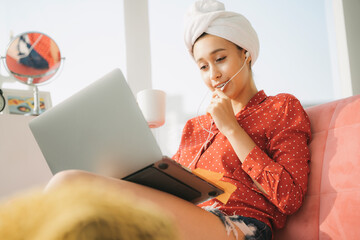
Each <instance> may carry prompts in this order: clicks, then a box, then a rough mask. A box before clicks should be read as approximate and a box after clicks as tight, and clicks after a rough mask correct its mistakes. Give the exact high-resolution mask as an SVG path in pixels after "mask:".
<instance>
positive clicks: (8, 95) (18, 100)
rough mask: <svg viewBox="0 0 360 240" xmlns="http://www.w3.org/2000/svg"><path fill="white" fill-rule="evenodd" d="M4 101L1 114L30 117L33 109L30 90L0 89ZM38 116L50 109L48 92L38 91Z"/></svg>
mask: <svg viewBox="0 0 360 240" xmlns="http://www.w3.org/2000/svg"><path fill="white" fill-rule="evenodd" d="M2 91H3V95H4V98H5V101H6V106H5V108H4V110H3V111H2V113H3V114H18V115H31V113H32V111H33V109H34V93H33V91H32V90H19V89H4V88H3V89H2ZM39 98H40V114H41V113H43V112H45V111H46V110H47V109H50V108H51V107H52V102H51V96H50V92H44V91H39Z"/></svg>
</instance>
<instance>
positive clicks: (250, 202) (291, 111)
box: [173, 91, 311, 228]
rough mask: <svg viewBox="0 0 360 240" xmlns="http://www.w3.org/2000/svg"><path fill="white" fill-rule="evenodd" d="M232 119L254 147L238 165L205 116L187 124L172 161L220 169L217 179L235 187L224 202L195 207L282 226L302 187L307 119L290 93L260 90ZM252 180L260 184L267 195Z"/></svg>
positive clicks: (305, 175)
mask: <svg viewBox="0 0 360 240" xmlns="http://www.w3.org/2000/svg"><path fill="white" fill-rule="evenodd" d="M236 118H237V120H238V122H239V124H240V126H241V127H242V128H243V129H244V130H245V131H246V132H247V133H248V135H249V136H250V137H251V138H252V139H253V141H254V142H255V143H256V145H257V146H256V147H255V148H254V149H253V150H252V151H251V152H250V153H249V155H248V156H247V157H246V159H245V160H244V162H243V163H241V161H240V160H239V158H238V157H237V155H236V154H235V152H234V150H233V148H232V146H231V145H230V142H229V141H228V140H227V138H226V137H225V136H224V135H223V134H222V133H221V132H219V130H218V129H217V127H216V125H215V124H214V123H213V122H212V120H211V118H210V117H209V116H207V115H203V116H198V117H196V118H193V119H190V120H189V121H188V122H187V123H186V125H185V127H184V130H183V134H182V139H181V143H180V147H179V150H178V151H177V153H176V154H175V155H174V156H173V159H175V160H176V161H178V162H179V163H180V164H182V165H184V166H186V167H189V168H190V169H195V168H203V169H208V170H211V171H215V172H220V173H224V177H223V179H222V180H223V181H227V182H230V183H232V184H234V185H235V186H236V187H237V190H236V191H235V192H234V193H233V194H232V195H231V197H230V199H229V201H228V202H227V204H226V205H224V204H222V203H221V202H218V201H217V200H210V201H207V202H204V203H202V204H200V206H210V205H212V204H213V203H215V202H218V204H219V206H220V209H221V210H222V211H223V212H224V213H226V214H228V215H233V214H236V215H242V216H246V217H253V218H256V219H258V220H260V221H263V222H265V223H267V224H269V225H270V226H273V227H276V228H281V227H283V226H284V224H285V220H286V215H289V214H292V213H294V212H295V211H296V210H297V209H298V208H299V207H300V206H301V205H302V202H303V198H304V195H305V193H306V190H307V180H308V174H309V161H310V152H309V147H308V144H309V142H310V139H311V131H310V121H309V118H308V116H307V114H306V113H305V111H304V109H303V108H302V106H301V104H300V102H299V101H298V100H297V99H296V98H295V97H294V96H292V95H290V94H278V95H276V96H267V95H266V94H265V93H264V91H260V92H258V93H257V94H256V95H255V96H254V97H253V98H252V99H251V100H250V101H249V102H248V104H247V105H246V106H245V107H244V108H243V109H242V110H241V111H240V112H239V113H238V114H237V115H236ZM210 129H211V130H210ZM209 130H210V131H209ZM251 178H253V179H255V180H256V181H257V182H258V183H260V184H261V186H262V187H263V188H264V190H265V191H266V193H267V195H264V194H263V193H262V192H261V191H260V190H258V188H257V187H256V186H255V185H254V183H253V181H252V179H251Z"/></svg>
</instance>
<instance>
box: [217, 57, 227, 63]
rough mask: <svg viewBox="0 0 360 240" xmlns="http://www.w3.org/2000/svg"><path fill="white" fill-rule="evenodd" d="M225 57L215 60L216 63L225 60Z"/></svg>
mask: <svg viewBox="0 0 360 240" xmlns="http://www.w3.org/2000/svg"><path fill="white" fill-rule="evenodd" d="M225 58H226V57H221V58H217V59H216V62H221V61H222V60H225Z"/></svg>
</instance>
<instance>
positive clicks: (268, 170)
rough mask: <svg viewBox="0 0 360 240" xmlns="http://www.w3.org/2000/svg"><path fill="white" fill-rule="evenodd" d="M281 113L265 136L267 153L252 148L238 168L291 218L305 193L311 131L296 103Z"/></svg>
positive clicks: (294, 100) (286, 107)
mask: <svg viewBox="0 0 360 240" xmlns="http://www.w3.org/2000/svg"><path fill="white" fill-rule="evenodd" d="M282 110H283V111H282V112H281V113H279V114H278V116H277V118H276V119H274V121H273V122H274V123H273V125H272V126H271V128H270V129H269V130H268V132H267V136H268V139H269V142H268V146H267V148H266V152H267V153H265V152H264V151H262V150H261V149H260V148H259V147H257V146H256V147H255V148H254V149H253V150H252V151H251V152H250V153H249V155H248V156H247V157H246V159H245V160H244V162H243V164H242V168H243V170H244V171H245V172H246V173H247V174H249V176H250V177H252V178H253V179H254V180H256V181H257V182H258V183H259V184H261V186H262V187H263V188H264V190H265V191H266V193H267V194H268V195H267V198H268V199H269V200H270V201H271V202H272V203H273V204H274V205H275V206H277V207H278V209H279V210H280V211H281V212H282V213H284V214H292V213H294V212H295V211H296V210H297V209H298V208H299V207H300V206H301V205H302V202H303V199H304V196H305V193H306V190H307V181H308V174H309V161H310V152H309V147H308V144H309V141H310V138H311V130H310V121H309V118H308V116H307V114H306V113H305V111H304V109H303V108H302V106H301V104H300V102H299V101H298V100H297V99H291V100H290V101H287V102H286V103H285V104H284V106H283V108H282Z"/></svg>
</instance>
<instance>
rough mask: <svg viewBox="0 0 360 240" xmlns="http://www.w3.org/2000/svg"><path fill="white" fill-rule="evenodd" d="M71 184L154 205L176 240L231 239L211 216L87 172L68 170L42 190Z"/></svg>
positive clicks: (171, 198) (133, 185) (155, 193)
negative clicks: (100, 187) (100, 186)
mask: <svg viewBox="0 0 360 240" xmlns="http://www.w3.org/2000/svg"><path fill="white" fill-rule="evenodd" d="M73 180H85V181H87V182H88V183H89V184H91V182H97V183H104V184H105V185H107V186H110V187H114V189H115V191H116V190H118V191H124V192H125V193H126V192H131V193H132V194H133V195H134V196H136V197H137V198H139V199H144V200H147V201H150V202H152V203H154V204H155V205H158V206H159V208H160V209H163V210H164V212H167V213H169V214H170V215H172V216H173V218H174V221H175V224H176V225H177V228H178V231H179V233H180V239H184V240H191V239H196V240H201V239H204V240H205V239H206V240H211V239H214V240H222V239H224V240H225V239H226V240H233V239H235V237H234V235H233V233H231V234H230V236H228V235H227V233H226V230H225V226H224V225H223V223H222V222H221V221H220V219H219V218H218V217H216V216H215V215H214V214H212V213H209V212H207V211H205V210H203V209H201V208H199V207H197V206H195V205H194V204H192V203H190V202H187V201H184V200H182V199H180V198H178V197H175V196H173V195H171V194H168V193H165V192H161V191H158V190H156V189H152V188H149V187H146V186H142V185H139V184H136V183H131V182H128V181H123V180H119V179H115V178H110V177H103V176H99V175H96V174H92V173H89V172H83V171H77V170H69V171H64V172H61V173H58V174H56V175H55V176H54V177H53V178H52V179H51V180H50V182H49V183H48V185H47V186H46V190H48V189H52V188H56V187H57V186H59V185H61V184H66V183H69V184H71V182H72V181H73ZM135 204H136V203H135ZM238 233H239V238H238V239H239V240H241V239H244V235H243V234H242V233H241V231H240V230H238Z"/></svg>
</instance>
